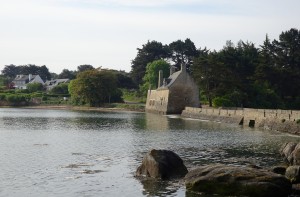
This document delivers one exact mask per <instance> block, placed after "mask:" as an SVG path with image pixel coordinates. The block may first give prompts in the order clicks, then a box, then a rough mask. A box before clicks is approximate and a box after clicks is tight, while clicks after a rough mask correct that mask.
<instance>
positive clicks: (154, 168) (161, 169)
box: [136, 149, 188, 180]
mask: <svg viewBox="0 0 300 197" xmlns="http://www.w3.org/2000/svg"><path fill="white" fill-rule="evenodd" d="M187 172H188V170H187V168H186V166H185V165H184V164H183V161H182V159H181V158H180V157H179V156H178V155H177V154H176V153H174V152H172V151H169V150H155V149H153V150H151V151H150V152H148V153H147V154H146V155H145V157H144V159H143V161H142V165H141V166H139V167H138V169H137V171H136V175H137V176H146V177H152V178H160V179H163V180H166V179H170V178H181V177H184V176H185V175H186V174H187Z"/></svg>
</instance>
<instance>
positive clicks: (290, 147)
mask: <svg viewBox="0 0 300 197" xmlns="http://www.w3.org/2000/svg"><path fill="white" fill-rule="evenodd" d="M296 146H297V143H295V142H288V143H285V144H283V145H282V146H281V148H280V150H279V152H280V154H281V156H283V157H284V160H285V162H287V163H289V164H290V165H293V163H294V158H293V152H294V150H295V148H296Z"/></svg>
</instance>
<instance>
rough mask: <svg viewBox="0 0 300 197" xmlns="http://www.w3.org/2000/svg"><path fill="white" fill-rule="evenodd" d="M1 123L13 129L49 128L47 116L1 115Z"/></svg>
mask: <svg viewBox="0 0 300 197" xmlns="http://www.w3.org/2000/svg"><path fill="white" fill-rule="evenodd" d="M2 122H3V125H6V126H8V127H9V128H13V129H21V130H23V129H30V130H38V129H42V130H47V129H48V128H49V118H37V117H31V118H28V117H15V118H14V117H3V118H2Z"/></svg>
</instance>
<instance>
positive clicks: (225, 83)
mask: <svg viewBox="0 0 300 197" xmlns="http://www.w3.org/2000/svg"><path fill="white" fill-rule="evenodd" d="M192 72H193V76H194V78H195V80H196V81H197V83H198V84H199V86H200V89H202V90H203V94H205V96H206V98H207V101H208V102H209V104H210V105H212V104H214V105H215V106H228V107H241V106H242V107H251V108H286V109H300V91H299V90H300V31H298V30H296V29H291V30H289V31H286V32H282V34H281V35H280V36H279V40H276V39H275V40H273V41H272V42H271V41H270V40H269V38H268V36H266V39H265V41H264V43H263V45H262V46H260V48H256V47H255V46H254V44H253V43H250V42H246V43H245V42H242V41H240V42H239V43H238V44H237V45H236V46H235V45H234V44H233V43H232V42H230V41H229V42H227V43H226V45H225V46H224V48H223V49H222V50H220V51H218V52H216V51H213V52H208V53H207V54H202V55H201V56H200V57H198V58H196V59H195V62H194V65H193V66H192Z"/></svg>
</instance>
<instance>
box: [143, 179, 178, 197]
mask: <svg viewBox="0 0 300 197" xmlns="http://www.w3.org/2000/svg"><path fill="white" fill-rule="evenodd" d="M140 182H141V183H142V185H143V187H144V191H143V194H144V195H147V196H169V195H171V194H174V193H176V192H177V190H178V189H179V188H180V187H181V186H179V185H178V181H163V180H158V179H153V178H142V179H141V180H140ZM176 183H177V184H176Z"/></svg>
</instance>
